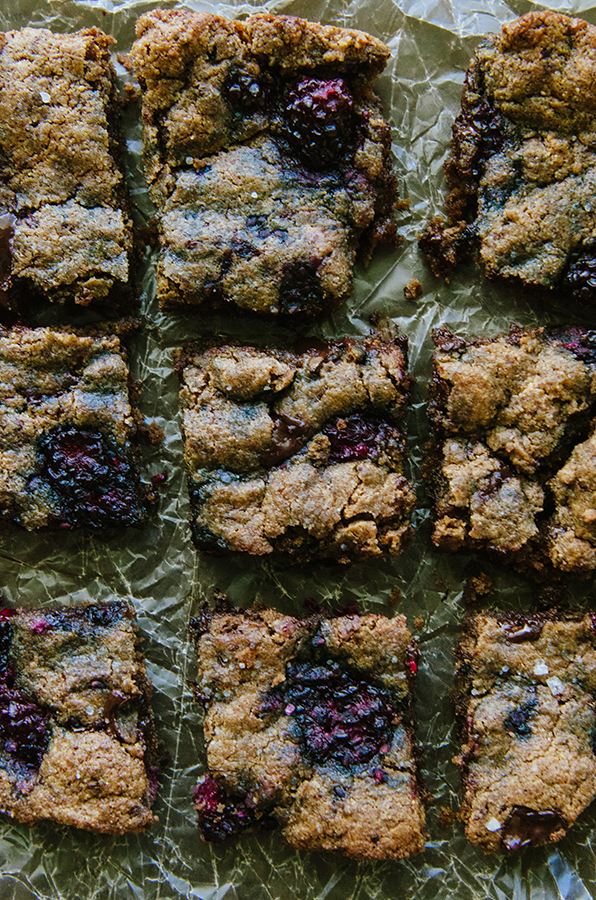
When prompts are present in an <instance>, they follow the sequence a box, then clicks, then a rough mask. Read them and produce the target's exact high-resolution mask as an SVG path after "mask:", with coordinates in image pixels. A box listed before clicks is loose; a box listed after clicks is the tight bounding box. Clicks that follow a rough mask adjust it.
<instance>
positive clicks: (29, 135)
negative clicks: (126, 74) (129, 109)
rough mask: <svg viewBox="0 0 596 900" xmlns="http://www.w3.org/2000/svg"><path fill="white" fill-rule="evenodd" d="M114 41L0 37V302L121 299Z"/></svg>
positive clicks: (25, 33) (124, 228)
mask: <svg viewBox="0 0 596 900" xmlns="http://www.w3.org/2000/svg"><path fill="white" fill-rule="evenodd" d="M113 43H114V40H113V38H111V37H108V36H107V35H105V34H103V32H101V31H99V30H98V29H97V28H88V29H85V30H84V31H78V32H76V33H75V34H52V32H50V31H47V30H46V29H43V28H40V29H36V28H22V29H21V30H19V31H10V32H6V33H0V300H3V301H4V303H5V304H7V303H9V302H10V301H11V298H12V297H13V296H14V295H19V296H21V297H24V298H25V300H27V298H28V297H29V296H30V295H31V293H34V294H43V295H44V297H47V298H50V299H53V300H58V301H60V302H62V301H65V300H69V301H74V302H75V303H80V304H83V305H86V304H89V303H91V302H92V301H100V300H101V301H105V300H110V301H112V300H114V301H115V300H117V299H118V300H120V299H121V298H123V297H125V296H126V297H128V290H129V289H128V282H129V252H130V250H131V244H132V230H131V223H130V220H129V217H128V214H127V212H126V210H125V193H124V188H123V175H122V170H121V161H120V157H121V148H120V145H119V135H118V109H117V100H116V96H117V95H116V75H115V71H114V67H113V66H112V63H111V61H110V46H111V45H112V44H113Z"/></svg>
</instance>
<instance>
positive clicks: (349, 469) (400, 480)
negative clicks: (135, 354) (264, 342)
mask: <svg viewBox="0 0 596 900" xmlns="http://www.w3.org/2000/svg"><path fill="white" fill-rule="evenodd" d="M406 348H407V342H406V340H405V339H403V338H396V339H394V340H390V341H382V340H380V339H379V338H377V337H375V336H371V337H368V338H346V339H344V340H341V341H328V342H323V341H314V342H313V343H312V344H311V345H310V346H304V347H301V348H298V347H295V348H293V349H287V348H281V347H248V346H239V345H233V344H228V345H223V346H220V347H207V348H206V349H202V348H200V347H197V346H196V345H193V346H189V347H187V348H186V349H184V350H182V351H180V352H178V353H177V354H175V359H174V361H175V365H176V368H177V370H178V374H179V376H180V380H181V383H182V389H181V393H180V403H181V408H182V416H183V428H184V435H185V451H184V452H185V461H186V465H187V470H188V487H189V493H190V503H191V527H192V536H193V540H194V542H195V545H196V546H197V548H198V549H203V550H210V551H214V552H224V551H240V552H244V553H252V554H257V555H262V554H268V553H272V552H274V551H276V552H286V553H291V554H294V555H296V556H297V557H299V558H302V559H310V558H315V557H329V558H334V559H337V560H340V561H342V562H350V561H351V560H353V559H358V558H363V557H368V556H378V555H380V554H382V553H399V552H400V551H401V550H402V548H403V546H404V542H405V540H406V538H407V537H408V535H409V532H410V512H411V510H412V507H413V505H414V501H415V497H414V493H413V491H412V488H411V487H410V485H409V483H408V481H407V480H406V477H405V476H404V474H403V463H404V439H403V433H402V430H401V427H400V423H401V419H402V416H403V414H404V410H405V406H406V402H407V396H408V388H409V383H410V382H409V378H408V375H407V360H406V354H407V349H406Z"/></svg>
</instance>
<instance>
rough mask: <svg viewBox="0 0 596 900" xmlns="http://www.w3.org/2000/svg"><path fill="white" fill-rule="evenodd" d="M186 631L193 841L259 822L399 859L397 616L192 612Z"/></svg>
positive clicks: (409, 774)
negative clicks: (192, 703) (193, 663)
mask: <svg viewBox="0 0 596 900" xmlns="http://www.w3.org/2000/svg"><path fill="white" fill-rule="evenodd" d="M194 632H195V638H196V647H197V655H198V665H199V673H198V682H197V693H198V695H199V697H200V698H201V699H202V702H203V703H204V705H205V706H206V708H207V715H206V718H205V726H204V728H205V739H206V743H207V765H208V773H207V775H206V777H205V778H204V780H203V781H202V782H201V783H200V784H199V786H198V788H197V790H196V793H195V805H196V808H197V811H198V813H199V828H200V829H201V832H202V834H203V836H204V837H205V839H206V840H211V841H220V840H224V839H225V838H226V837H229V836H230V835H232V834H235V833H237V832H239V831H242V830H243V829H244V828H245V827H248V826H251V825H254V824H258V823H259V822H260V823H261V824H263V823H265V822H267V821H268V820H271V819H273V820H274V821H275V822H277V824H278V825H279V826H280V827H281V830H282V834H283V837H284V838H285V840H286V841H287V842H288V843H289V844H291V845H292V846H293V847H296V848H299V849H304V850H335V851H338V852H340V853H343V854H346V855H347V856H352V857H354V858H356V859H399V858H402V857H406V856H411V855H413V854H415V853H418V852H420V851H421V850H422V849H423V848H424V840H425V827H424V823H425V817H424V808H423V806H422V803H421V800H420V790H419V785H418V781H417V766H416V762H415V754H414V745H413V740H412V734H411V727H410V719H409V703H410V686H411V680H412V677H413V674H414V672H415V671H416V650H415V648H414V645H413V643H412V638H411V635H410V633H409V631H408V629H407V628H406V623H405V618H404V617H403V616H396V617H395V618H393V619H387V618H385V617H384V616H380V615H366V616H358V615H348V616H339V617H337V618H327V617H325V616H321V615H315V616H313V617H311V618H308V619H296V618H293V617H290V616H283V615H280V614H279V613H278V612H276V611H275V610H271V609H267V610H262V611H260V612H258V613H257V612H243V611H239V610H235V611H227V612H212V611H209V610H204V611H203V614H202V615H201V616H200V618H199V619H197V620H195V621H194Z"/></svg>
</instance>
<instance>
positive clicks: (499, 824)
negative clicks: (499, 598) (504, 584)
mask: <svg viewBox="0 0 596 900" xmlns="http://www.w3.org/2000/svg"><path fill="white" fill-rule="evenodd" d="M458 656H459V663H458V669H459V695H458V699H457V706H458V712H459V719H460V725H461V730H462V744H463V746H462V751H461V754H460V755H459V757H458V758H457V759H456V760H455V761H456V762H457V764H458V766H459V767H460V769H461V772H462V778H463V784H464V801H463V807H462V815H463V819H464V822H465V823H466V834H467V836H468V838H469V839H470V840H471V841H472V842H473V843H475V844H477V845H478V846H479V847H482V849H483V850H485V851H487V852H489V851H492V850H497V849H499V848H505V849H507V850H516V849H518V848H520V847H526V846H530V845H539V844H544V843H547V842H549V841H557V840H559V839H560V838H562V837H563V835H564V834H565V832H566V831H567V829H568V828H569V827H570V826H571V825H572V824H573V822H575V820H576V818H577V817H578V815H579V814H580V813H581V812H582V811H583V810H584V809H585V808H586V807H587V806H588V804H589V803H591V801H592V800H593V798H594V797H595V796H596V756H595V755H594V731H595V728H596V702H595V700H594V696H595V693H594V692H595V689H596V632H595V630H594V616H593V615H592V614H588V615H586V616H584V617H583V618H575V617H573V616H559V615H556V614H552V615H549V614H530V615H527V614H519V615H517V614H499V615H493V614H490V613H480V614H478V615H475V616H471V617H470V618H469V619H468V621H467V623H466V627H465V630H464V634H463V637H462V640H461V643H460V646H459V649H458Z"/></svg>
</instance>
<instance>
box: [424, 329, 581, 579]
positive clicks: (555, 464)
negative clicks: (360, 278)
mask: <svg viewBox="0 0 596 900" xmlns="http://www.w3.org/2000/svg"><path fill="white" fill-rule="evenodd" d="M435 343H436V347H437V349H436V352H435V356H434V370H433V383H432V386H431V391H430V402H429V414H430V420H431V429H432V432H433V440H432V450H431V454H430V459H429V465H428V466H427V470H428V476H429V477H428V481H429V486H430V490H431V494H432V498H433V522H434V532H433V541H434V543H435V545H436V546H437V547H439V548H441V549H446V550H457V549H459V548H461V547H471V548H485V549H490V550H493V551H496V552H497V553H499V554H500V555H501V556H503V555H510V554H513V553H516V552H517V551H520V550H522V549H524V551H530V553H534V552H536V553H538V554H542V555H543V556H545V557H548V558H549V559H550V562H551V563H552V564H553V565H554V566H555V567H556V568H560V569H565V570H567V571H586V570H588V569H589V568H594V567H595V565H596V556H595V553H594V550H595V548H596V531H595V530H594V522H593V519H596V513H594V516H593V518H591V516H592V513H591V512H590V510H592V511H593V505H591V504H592V499H596V498H594V497H593V487H594V484H593V482H594V479H595V477H596V476H595V473H594V471H592V470H593V468H594V453H593V452H592V453H591V452H590V448H592V445H593V443H594V438H593V437H592V438H590V434H591V433H592V431H593V426H592V425H591V418H592V416H593V415H594V412H595V409H596V380H595V375H596V355H595V353H594V350H595V346H596V345H595V342H594V334H593V333H592V332H589V331H586V330H584V329H578V328H574V329H567V330H566V331H565V330H559V331H554V330H552V331H550V332H547V331H546V330H544V329H542V328H539V329H527V330H522V329H518V328H512V330H511V332H510V333H509V334H508V335H501V336H499V337H497V338H489V339H481V340H473V339H470V340H464V339H462V338H458V337H455V336H454V335H452V334H451V333H450V332H449V331H447V330H446V329H440V330H439V331H437V333H436V334H435ZM574 447H575V449H574ZM590 473H591V474H590ZM591 483H592V487H590V484H591ZM553 504H554V505H555V507H556V511H555V513H554V514H552V515H550V517H549V511H550V510H551V509H552V507H553ZM573 542H575V544H574V546H573V553H571V552H570V553H569V554H567V552H566V549H565V545H569V547H571V544H572V543H573ZM582 542H583V543H582Z"/></svg>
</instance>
